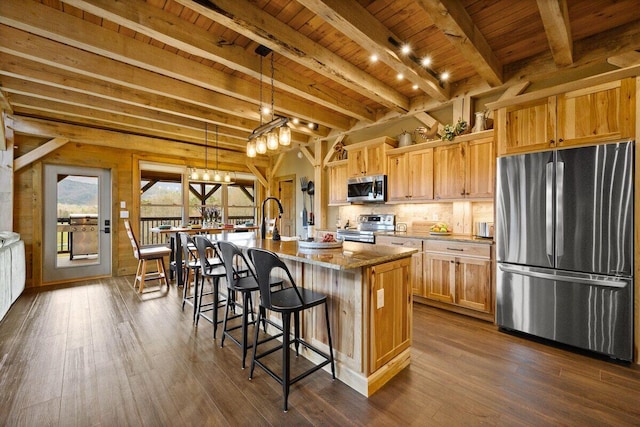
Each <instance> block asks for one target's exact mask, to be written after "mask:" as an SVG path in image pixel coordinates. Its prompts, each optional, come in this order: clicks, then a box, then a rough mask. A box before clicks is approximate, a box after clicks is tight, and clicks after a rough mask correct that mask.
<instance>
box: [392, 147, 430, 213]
mask: <svg viewBox="0 0 640 427" xmlns="http://www.w3.org/2000/svg"><path fill="white" fill-rule="evenodd" d="M407 157H408V158H407V166H408V167H407V169H408V171H409V176H408V178H407V179H408V187H409V193H408V194H409V196H410V198H411V200H412V201H422V200H433V148H428V149H426V150H420V151H413V152H409V153H407ZM389 168H391V167H389Z"/></svg>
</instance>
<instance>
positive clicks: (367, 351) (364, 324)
mask: <svg viewBox="0 0 640 427" xmlns="http://www.w3.org/2000/svg"><path fill="white" fill-rule="evenodd" d="M242 234H245V233H229V234H220V235H216V236H215V238H216V239H225V240H226V239H229V240H233V241H234V242H235V243H237V244H238V246H241V247H259V248H263V249H267V250H270V251H272V252H275V253H276V254H278V255H279V256H280V257H281V258H282V259H283V260H284V261H285V263H286V264H287V267H288V268H289V269H290V271H291V274H292V276H293V277H294V280H295V281H296V284H297V285H298V286H303V287H305V288H308V289H312V290H314V291H318V292H322V293H325V294H327V295H328V296H329V313H330V314H329V316H330V321H331V331H332V339H333V346H334V356H335V359H336V376H337V378H338V379H340V380H341V381H342V382H344V383H345V384H347V385H349V386H350V387H351V388H353V389H354V390H356V391H358V392H359V393H361V394H363V395H364V396H370V395H372V394H373V393H374V392H375V391H376V390H378V389H379V388H380V387H382V386H383V385H384V384H385V383H386V382H388V381H389V380H390V379H391V378H393V377H394V376H395V375H396V374H398V373H399V372H400V371H402V370H403V369H404V368H405V367H407V366H408V365H409V363H410V360H411V355H410V351H411V348H410V347H411V338H412V336H411V328H412V302H413V300H412V292H411V255H412V254H413V253H415V252H416V251H417V249H407V248H394V247H388V246H377V245H371V244H366V243H356V242H344V243H343V247H342V248H339V249H312V250H309V249H301V248H298V243H297V242H296V241H273V240H262V239H254V238H244V239H243V236H241V235H242ZM246 234H247V235H253V233H246ZM273 320H274V321H278V319H276V318H274V319H273ZM301 324H302V326H301V334H302V335H303V337H304V338H305V339H306V340H307V341H309V342H310V343H311V344H313V345H316V346H317V347H319V348H321V349H322V350H325V351H328V345H327V337H326V327H325V325H324V314H323V312H322V311H317V309H314V310H313V311H312V312H311V314H307V315H305V316H303V317H302V318H301ZM316 325H317V327H316ZM302 355H303V356H304V357H307V358H309V359H311V360H314V358H313V353H312V352H302ZM326 369H328V368H326Z"/></svg>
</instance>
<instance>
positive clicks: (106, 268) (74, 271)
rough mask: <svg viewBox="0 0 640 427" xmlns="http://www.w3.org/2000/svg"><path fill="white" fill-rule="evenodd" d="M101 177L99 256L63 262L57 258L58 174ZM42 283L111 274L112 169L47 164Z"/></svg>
mask: <svg viewBox="0 0 640 427" xmlns="http://www.w3.org/2000/svg"><path fill="white" fill-rule="evenodd" d="M61 174H62V175H80V176H90V177H97V178H98V182H99V185H98V221H99V224H98V230H99V232H98V239H99V243H98V248H99V249H98V257H97V258H96V259H95V262H88V263H80V264H78V265H68V266H66V265H61V264H60V263H59V262H58V261H57V253H58V252H57V218H58V212H57V204H58V175H61ZM43 187H44V214H43V215H44V218H43V222H44V224H43V236H42V242H43V257H42V260H43V262H42V281H43V283H59V282H66V281H74V280H81V279H84V278H89V277H104V276H111V262H112V260H111V245H112V237H111V236H112V234H111V230H113V221H112V220H111V171H110V170H109V169H100V168H89V167H76V166H64V165H47V164H45V165H44V183H43Z"/></svg>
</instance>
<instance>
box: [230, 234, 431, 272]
mask: <svg viewBox="0 0 640 427" xmlns="http://www.w3.org/2000/svg"><path fill="white" fill-rule="evenodd" d="M235 243H236V244H237V245H238V246H241V247H245V248H250V247H251V248H262V249H267V250H269V251H272V252H275V253H276V254H278V256H280V257H281V258H283V259H288V260H292V261H297V262H302V263H305V264H311V265H318V266H322V267H326V268H331V269H334V270H350V269H354V268H362V267H371V266H374V265H378V264H382V263H385V262H389V261H395V260H399V259H402V258H407V257H410V256H411V255H412V254H414V253H415V252H417V251H418V250H417V249H413V248H401V247H400V248H396V247H390V246H382V245H372V244H369V243H357V242H343V244H342V248H336V249H301V248H298V242H297V241H295V240H292V241H283V240H280V241H274V240H265V239H248V240H244V241H242V240H239V239H238V240H236V241H235Z"/></svg>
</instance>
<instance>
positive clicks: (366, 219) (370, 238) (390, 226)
mask: <svg viewBox="0 0 640 427" xmlns="http://www.w3.org/2000/svg"><path fill="white" fill-rule="evenodd" d="M395 227H396V216H395V215H394V214H366V215H358V227H357V228H356V229H351V228H347V229H342V228H341V229H339V230H338V232H337V234H338V238H339V239H343V240H346V241H351V242H362V243H375V242H376V235H375V233H379V232H383V231H394V230H395Z"/></svg>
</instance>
